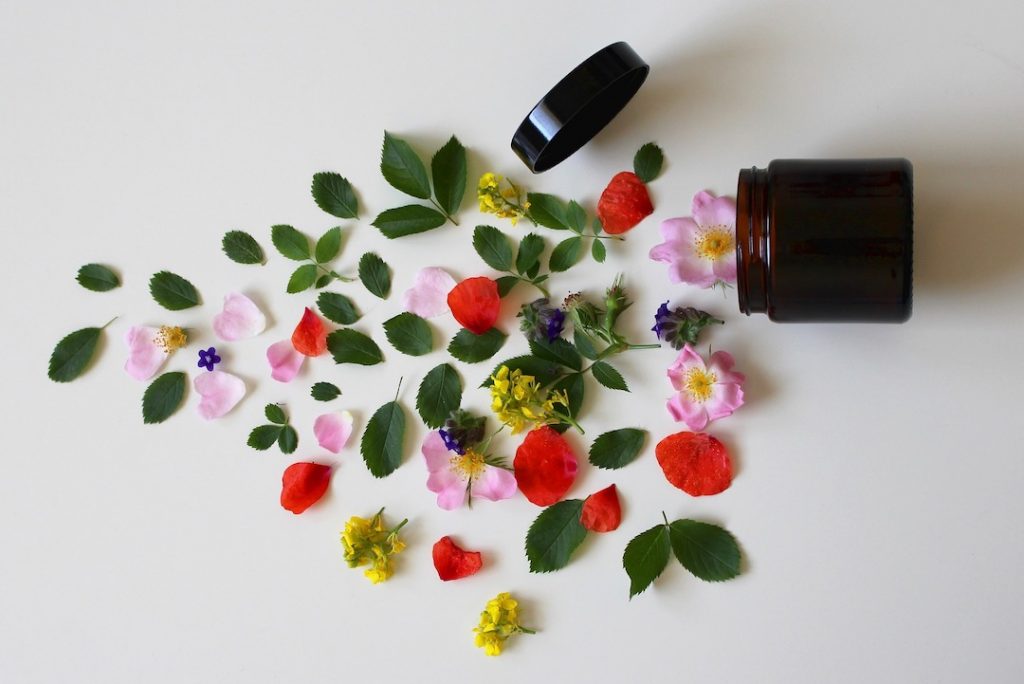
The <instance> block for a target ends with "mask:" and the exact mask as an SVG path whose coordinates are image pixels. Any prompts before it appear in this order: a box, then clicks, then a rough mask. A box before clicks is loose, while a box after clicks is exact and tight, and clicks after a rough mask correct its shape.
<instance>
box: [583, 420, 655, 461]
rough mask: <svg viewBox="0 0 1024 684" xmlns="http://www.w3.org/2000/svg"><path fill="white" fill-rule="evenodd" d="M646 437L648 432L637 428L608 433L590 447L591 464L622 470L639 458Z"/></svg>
mask: <svg viewBox="0 0 1024 684" xmlns="http://www.w3.org/2000/svg"><path fill="white" fill-rule="evenodd" d="M646 437H647V433H646V431H644V430H640V429H637V428H622V429H620V430H612V431H610V432H606V433H604V434H603V435H600V436H599V437H598V438H597V439H595V440H594V443H593V444H591V445H590V463H591V464H592V465H595V466H597V467H598V468H607V469H610V470H614V469H617V468H622V467H623V466H625V465H628V464H629V463H631V462H632V461H633V459H635V458H636V457H637V455H638V454H639V453H640V450H641V449H643V447H644V440H645V439H646Z"/></svg>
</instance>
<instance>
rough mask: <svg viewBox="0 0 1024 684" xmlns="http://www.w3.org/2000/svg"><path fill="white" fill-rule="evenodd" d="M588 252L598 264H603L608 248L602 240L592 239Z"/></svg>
mask: <svg viewBox="0 0 1024 684" xmlns="http://www.w3.org/2000/svg"><path fill="white" fill-rule="evenodd" d="M590 254H591V255H592V256H593V257H594V261H596V262H597V263H599V264H603V263H604V260H605V258H606V257H607V256H608V250H607V249H605V246H604V243H603V242H601V241H600V240H594V241H593V242H592V243H591V245H590Z"/></svg>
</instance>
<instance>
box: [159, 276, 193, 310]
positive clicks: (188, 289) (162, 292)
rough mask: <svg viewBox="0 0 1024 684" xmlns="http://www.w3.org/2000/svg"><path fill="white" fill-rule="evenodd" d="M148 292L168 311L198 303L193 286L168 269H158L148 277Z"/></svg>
mask: <svg viewBox="0 0 1024 684" xmlns="http://www.w3.org/2000/svg"><path fill="white" fill-rule="evenodd" d="M149 293H150V294H151V295H153V299H154V300H156V303H157V304H159V305H160V306H162V307H164V308H165V309H169V310H170V311H181V310H182V309H189V308H191V307H193V306H198V305H199V304H200V299H199V293H198V292H197V291H196V288H195V286H194V285H192V283H190V282H188V281H187V280H185V279H184V278H182V277H181V276H180V275H177V274H175V273H171V272H170V271H160V272H159V273H156V274H154V275H153V277H152V278H150V279H149Z"/></svg>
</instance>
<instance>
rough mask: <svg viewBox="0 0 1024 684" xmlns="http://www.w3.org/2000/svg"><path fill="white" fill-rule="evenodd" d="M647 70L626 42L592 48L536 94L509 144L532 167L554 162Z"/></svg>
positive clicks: (586, 136) (620, 103)
mask: <svg viewBox="0 0 1024 684" xmlns="http://www.w3.org/2000/svg"><path fill="white" fill-rule="evenodd" d="M650 70H651V68H650V67H649V66H648V65H647V63H646V62H644V61H643V60H642V59H640V56H639V55H638V54H636V52H634V51H633V48H631V47H630V46H629V45H628V44H627V43H612V44H611V45H609V46H608V47H606V48H603V49H601V50H598V51H597V52H595V53H594V54H593V55H591V56H590V57H589V58H588V59H587V60H586V61H584V62H583V63H582V64H580V65H579V66H578V67H576V68H575V69H573V70H572V71H570V72H569V74H568V75H567V76H566V77H565V78H563V79H562V80H561V81H559V82H558V84H557V85H555V87H554V88H552V89H551V90H550V91H549V92H548V94H547V95H545V96H544V97H542V98H541V100H540V102H538V103H537V105H536V106H535V107H534V108H533V110H532V111H531V112H530V113H529V114H528V115H527V117H526V118H525V119H523V122H522V123H521V124H519V128H518V130H516V133H515V135H514V136H512V149H513V150H514V151H515V153H516V154H517V155H519V158H520V159H522V160H523V163H524V164H526V166H527V167H528V168H529V169H530V171H533V172H534V173H540V172H542V171H547V170H548V169H550V168H552V167H554V166H555V165H557V164H558V163H560V162H562V161H564V160H565V159H567V158H568V157H569V156H571V155H572V154H573V153H574V152H576V150H578V149H580V148H581V147H583V146H584V145H585V144H586V143H587V142H588V141H589V140H590V139H591V138H593V137H594V136H595V135H597V134H598V133H599V132H600V131H601V129H602V128H604V127H605V126H606V125H607V124H608V122H610V121H611V120H612V119H614V118H615V115H616V114H618V113H619V112H620V111H622V108H623V107H625V106H626V103H628V102H629V101H630V100H631V99H632V98H633V96H634V95H635V94H636V92H637V91H638V90H639V89H640V86H641V85H643V83H644V81H645V80H646V79H647V73H648V72H649V71H650Z"/></svg>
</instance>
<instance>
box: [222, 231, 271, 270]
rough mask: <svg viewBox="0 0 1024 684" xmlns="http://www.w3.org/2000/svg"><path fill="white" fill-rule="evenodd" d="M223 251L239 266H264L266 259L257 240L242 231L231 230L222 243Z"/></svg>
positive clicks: (225, 234)
mask: <svg viewBox="0 0 1024 684" xmlns="http://www.w3.org/2000/svg"><path fill="white" fill-rule="evenodd" d="M220 246H221V249H223V250H224V253H225V254H227V256H228V259H231V260H232V261H234V262H235V263H237V264H262V263H263V262H264V261H265V260H266V257H265V256H264V255H263V248H262V247H260V243H258V242H256V238H254V237H253V236H252V235H249V234H248V233H246V232H245V231H242V230H229V231H228V232H226V233H224V238H223V239H222V240H221V241H220Z"/></svg>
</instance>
